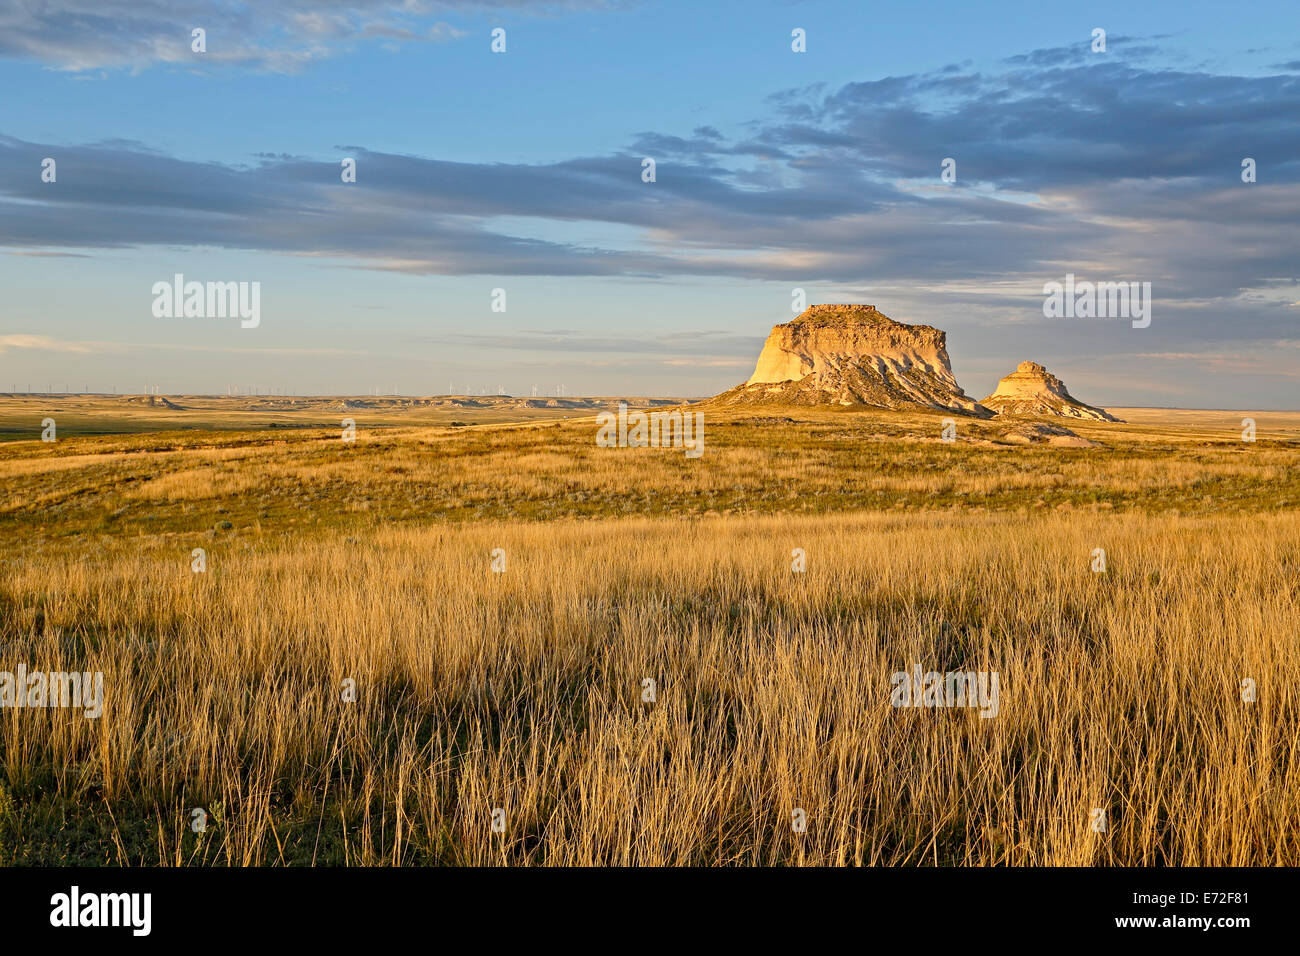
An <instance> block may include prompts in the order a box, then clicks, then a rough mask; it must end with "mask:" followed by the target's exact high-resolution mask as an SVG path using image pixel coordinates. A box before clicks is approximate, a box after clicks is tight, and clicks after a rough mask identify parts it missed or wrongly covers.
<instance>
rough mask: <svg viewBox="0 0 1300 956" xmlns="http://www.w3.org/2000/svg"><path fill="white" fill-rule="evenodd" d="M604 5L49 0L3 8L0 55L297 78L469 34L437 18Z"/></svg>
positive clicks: (59, 64) (61, 65) (524, 0)
mask: <svg viewBox="0 0 1300 956" xmlns="http://www.w3.org/2000/svg"><path fill="white" fill-rule="evenodd" d="M606 5H607V4H605V3H601V2H592V3H579V2H576V0H575V2H568V3H546V2H536V0H497V2H494V3H480V2H472V0H465V2H456V0H446V2H425V0H339V2H336V3H331V4H328V5H327V6H326V7H325V8H324V9H322V8H321V4H320V3H319V2H317V0H275V2H274V3H237V4H236V3H227V2H222V0H47V2H41V3H8V4H3V5H0V57H9V58H14V59H25V60H35V61H37V62H40V63H43V64H46V65H49V66H52V67H55V68H57V69H61V70H72V71H85V70H93V69H102V68H108V69H115V68H132V69H140V68H144V67H148V66H151V65H154V64H173V65H182V66H186V67H191V68H195V69H205V68H220V67H223V66H241V67H248V68H253V69H261V70H268V71H275V72H293V71H295V70H298V69H301V68H302V67H303V66H304V65H306V64H308V63H310V62H312V61H314V60H318V59H321V58H322V57H325V56H329V55H330V54H331V53H333V52H334V51H335V50H336V49H338V48H341V47H345V46H347V45H349V44H352V43H355V42H356V41H357V40H358V39H381V40H386V41H389V42H394V41H396V42H415V43H445V42H449V41H452V40H458V39H461V38H463V37H465V36H466V35H467V32H466V31H465V30H462V29H459V28H457V27H455V26H453V25H452V24H450V23H447V22H446V21H445V20H443V19H440V18H438V16H437V14H438V13H439V12H442V13H449V12H455V13H458V14H461V15H468V14H474V13H477V12H480V11H483V10H500V9H503V8H507V9H512V10H516V11H533V12H538V13H545V12H547V11H549V10H553V9H557V8H573V7H577V6H584V7H589V8H601V7H604V6H606ZM194 28H202V29H203V30H205V31H206V33H207V52H206V53H202V54H199V53H195V52H193V51H192V49H191V30H193V29H194Z"/></svg>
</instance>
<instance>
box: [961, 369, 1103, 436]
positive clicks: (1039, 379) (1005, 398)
mask: <svg viewBox="0 0 1300 956" xmlns="http://www.w3.org/2000/svg"><path fill="white" fill-rule="evenodd" d="M980 404H981V405H984V406H986V407H988V408H991V409H993V410H994V411H995V412H997V413H998V414H999V415H1034V416H1054V417H1058V418H1078V419H1087V420H1090V421H1098V422H1117V421H1119V419H1118V418H1115V417H1114V416H1112V415H1110V414H1108V413H1107V412H1105V411H1103V410H1102V409H1100V408H1093V407H1092V406H1091V405H1085V404H1084V403H1083V402H1081V401H1079V400H1078V399H1076V398H1075V397H1074V396H1072V395H1071V394H1070V393H1069V392H1068V391H1066V388H1065V383H1064V382H1062V381H1061V380H1060V379H1059V378H1057V377H1056V376H1055V375H1053V374H1052V373H1051V372H1049V371H1048V370H1047V369H1045V368H1043V366H1041V365H1039V364H1038V363H1037V362H1021V363H1020V364H1019V365H1018V366H1017V367H1016V370H1015V371H1014V372H1012V373H1011V374H1010V375H1008V376H1007V377H1006V378H1004V379H1003V380H1002V381H1000V382H998V387H997V388H996V389H994V390H993V394H992V395H990V396H989V397H988V398H986V399H984V401H982V402H981V403H980Z"/></svg>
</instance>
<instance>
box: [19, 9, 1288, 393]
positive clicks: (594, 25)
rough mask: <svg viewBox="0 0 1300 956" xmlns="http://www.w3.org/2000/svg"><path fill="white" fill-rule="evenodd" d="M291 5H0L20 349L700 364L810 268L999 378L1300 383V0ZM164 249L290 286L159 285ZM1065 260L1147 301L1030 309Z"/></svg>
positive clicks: (205, 356) (346, 370) (57, 376)
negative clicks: (170, 303)
mask: <svg viewBox="0 0 1300 956" xmlns="http://www.w3.org/2000/svg"><path fill="white" fill-rule="evenodd" d="M271 6H272V9H268V10H264V9H261V6H259V5H245V4H228V3H211V2H201V0H188V2H187V0H182V2H179V3H164V2H161V0H159V2H150V0H141V2H133V3H129V4H128V3H120V4H119V3H117V2H115V0H100V2H89V0H85V2H79V3H51V4H47V5H45V6H44V7H43V10H44V12H43V13H42V15H40V16H39V17H38V16H36V15H34V14H32V13H31V12H29V11H28V10H27V8H26V7H22V8H19V7H17V6H14V7H4V8H0V84H3V88H4V89H5V90H6V92H7V95H6V96H5V98H4V100H3V103H2V104H0V282H3V284H4V288H5V291H6V294H5V297H4V301H3V302H2V303H0V389H8V388H10V387H12V386H13V385H17V387H18V388H19V389H23V388H26V387H27V386H28V385H30V386H31V387H32V388H34V389H38V390H41V389H45V388H47V387H50V386H53V387H54V388H55V389H62V388H63V387H64V386H65V385H71V386H72V387H73V388H74V389H75V388H81V387H83V386H89V387H90V388H91V389H92V390H107V389H109V388H112V387H116V388H118V390H119V391H139V390H141V389H143V388H144V387H145V386H146V385H157V386H158V387H159V388H160V390H162V391H163V392H168V393H185V392H190V393H192V392H224V391H225V390H226V387H227V386H228V385H231V384H234V385H239V386H241V387H248V386H254V387H258V388H276V389H280V390H284V391H287V392H291V393H295V392H299V393H300V392H308V393H310V392H317V393H344V392H346V393H365V392H369V391H372V390H375V389H379V390H382V391H393V390H397V391H400V392H402V393H404V394H430V393H437V392H442V391H445V390H446V389H447V387H448V383H449V382H451V383H454V384H455V387H456V389H457V390H462V389H465V388H467V387H472V388H473V389H474V390H476V391H477V390H479V389H481V388H487V389H490V390H495V389H496V388H497V387H498V386H504V387H505V389H506V390H507V391H510V392H513V393H516V394H527V393H528V392H529V391H530V390H531V387H532V386H533V385H534V384H536V385H538V387H539V390H540V391H541V392H542V393H544V394H545V393H547V392H550V391H552V390H553V389H554V388H555V387H556V386H557V385H559V384H564V385H565V386H567V390H568V393H569V394H572V395H577V394H618V393H624V394H674V395H703V394H709V393H713V392H717V391H721V390H723V389H725V388H727V387H730V386H731V385H734V384H735V383H737V382H739V381H741V380H743V379H744V378H746V377H747V375H748V374H749V372H750V370H751V369H752V364H753V360H754V358H755V357H756V356H757V352H758V349H759V348H760V347H761V343H762V340H763V338H764V337H765V336H766V334H767V332H768V330H769V329H770V327H771V326H772V325H773V324H774V323H776V322H780V321H785V320H787V319H788V318H790V317H791V311H790V301H791V290H792V289H793V288H796V287H798V288H803V289H804V290H805V291H806V294H807V298H808V301H809V302H810V303H812V302H827V301H857V302H869V303H872V304H875V305H876V306H877V307H879V308H880V309H881V310H882V311H884V312H885V313H886V314H888V315H890V316H891V317H893V318H895V319H898V320H900V321H903V322H926V323H929V324H932V325H936V326H938V327H940V328H943V329H945V330H946V331H947V332H948V333H949V339H948V350H949V353H950V355H951V358H952V363H953V367H954V371H955V372H956V374H957V377H958V380H959V381H960V382H961V383H962V385H963V386H964V387H965V388H966V390H967V392H968V393H970V394H972V395H974V396H975V397H980V396H982V395H985V394H987V393H988V392H990V391H992V388H993V385H994V384H995V383H996V380H997V379H998V378H999V377H1000V376H1001V375H1003V374H1005V373H1007V372H1009V371H1011V369H1013V368H1014V367H1015V366H1016V364H1017V363H1018V362H1020V361H1022V360H1024V359H1034V360H1036V361H1040V362H1042V363H1044V364H1045V365H1047V366H1048V368H1049V369H1051V370H1053V371H1054V372H1056V373H1057V374H1059V375H1060V376H1061V377H1062V378H1064V379H1065V381H1066V383H1067V384H1068V385H1069V386H1070V387H1071V389H1072V391H1074V393H1075V394H1076V395H1077V396H1079V397H1081V398H1082V399H1083V400H1085V401H1090V402H1093V403H1096V404H1109V405H1124V404H1158V405H1185V406H1198V407H1241V408H1250V407H1259V408H1265V407H1272V408H1296V407H1300V329H1297V319H1298V318H1300V286H1298V285H1297V277H1298V276H1300V264H1297V255H1296V251H1297V249H1300V124H1297V123H1296V122H1295V117H1296V116H1297V115H1300V111H1298V109H1297V108H1298V107H1300V29H1297V28H1298V27H1300V8H1298V7H1297V6H1296V5H1295V4H1294V3H1289V4H1287V3H1281V2H1278V3H1262V4H1254V5H1252V6H1251V7H1250V8H1249V9H1248V10H1245V9H1243V10H1240V11H1235V12H1234V11H1231V10H1228V11H1225V10H1224V9H1223V8H1222V6H1221V5H1218V4H1204V5H1201V4H1188V3H1147V4H1141V5H1138V4H1133V3H1125V4H1120V3H1101V4H1088V5H1080V4H1050V3H1042V2H1037V3H1030V2H1015V3H1012V2H1001V3H989V4H970V3H960V4H959V3H942V2H941V3H927V4H917V5H912V4H892V5H884V4H862V3H845V4H823V3H788V4H787V3H773V4H752V3H743V4H742V3H710V4H652V3H639V4H638V3H626V4H622V3H620V4H581V3H579V4H558V5H557V4H532V3H515V4H506V5H502V6H498V7H489V6H484V5H480V4H476V3H449V4H426V3H395V4H394V3H383V2H368V0H352V2H348V0H342V2H335V3H329V4H309V3H299V2H297V0H285V2H283V3H278V4H275V5H271ZM196 26H198V27H203V28H204V29H205V30H206V31H207V52H206V53H204V54H195V53H192V52H191V50H190V42H189V37H190V30H191V29H192V28H193V27H196ZM494 27H503V28H505V30H506V31H507V33H506V36H507V52H506V53H505V54H494V53H492V52H491V49H490V43H491V37H490V32H491V30H492V29H493V28H494ZM796 27H799V28H802V29H804V30H805V31H806V33H807V52H806V53H802V54H796V53H793V52H792V51H791V49H790V32H791V30H792V29H794V28H796ZM1096 27H1101V28H1103V29H1105V30H1106V31H1107V50H1106V52H1105V53H1095V52H1093V51H1092V50H1091V46H1090V44H1091V40H1092V37H1091V34H1092V30H1093V29H1094V28H1096ZM47 156H48V157H53V158H55V159H56V161H57V162H58V179H57V182H55V183H43V182H41V180H40V163H41V160H42V158H44V157H47ZM1247 156H1249V157H1253V158H1255V159H1256V161H1257V164H1258V181H1257V182H1255V183H1253V184H1244V183H1242V182H1241V178H1240V163H1241V160H1242V158H1243V157H1247ZM343 157H354V158H356V160H357V164H358V165H357V182H356V183H355V184H347V185H344V184H342V183H341V182H340V181H339V176H338V169H339V165H338V164H339V161H340V159H341V158H343ZM644 157H651V158H654V159H655V162H656V164H657V166H656V173H657V177H656V182H654V183H643V182H642V181H641V162H642V159H643V158H644ZM945 157H954V158H955V159H956V160H957V173H958V179H957V183H955V184H951V185H948V184H942V183H941V182H940V181H939V171H940V162H941V161H942V159H944V158H945ZM176 272H182V273H184V274H185V275H186V277H187V278H189V279H197V280H200V281H202V280H223V281H224V280H236V281H258V282H260V283H261V287H262V314H263V318H262V322H261V324H260V325H259V327H258V328H257V329H241V328H240V327H239V324H238V323H237V322H233V323H232V322H223V321H222V320H214V319H158V318H155V317H154V316H153V315H152V313H151V310H150V305H151V302H152V295H151V293H150V289H151V287H152V285H153V283H155V282H157V281H160V280H169V279H170V278H171V276H172V275H173V274H174V273H176ZM1067 272H1074V273H1076V274H1079V275H1080V276H1081V277H1086V278H1090V279H1094V280H1103V281H1104V280H1118V279H1131V280H1145V281H1151V282H1152V284H1153V289H1154V293H1153V294H1154V298H1155V304H1154V314H1153V321H1152V325H1151V327H1150V328H1147V329H1141V330H1138V329H1132V328H1131V327H1129V325H1128V323H1125V322H1114V321H1111V322H1105V321H1093V322H1086V321H1074V322H1069V321H1063V320H1048V319H1045V318H1043V316H1042V311H1041V305H1042V298H1043V297H1042V285H1043V283H1044V282H1047V281H1050V280H1054V279H1060V278H1061V277H1063V276H1064V275H1065V274H1066V273H1067ZM495 288H504V289H505V290H506V293H507V303H508V304H507V311H506V312H505V313H497V312H492V311H491V309H490V302H491V293H492V290H493V289H495Z"/></svg>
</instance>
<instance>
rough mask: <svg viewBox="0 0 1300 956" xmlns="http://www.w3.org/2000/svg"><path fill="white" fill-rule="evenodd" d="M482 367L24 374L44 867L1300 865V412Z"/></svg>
mask: <svg viewBox="0 0 1300 956" xmlns="http://www.w3.org/2000/svg"><path fill="white" fill-rule="evenodd" d="M60 402H62V404H60ZM476 402H478V403H479V404H478V407H471V406H468V405H459V406H451V405H403V404H400V403H397V404H393V403H382V404H381V403H380V400H378V399H342V398H340V399H330V400H303V401H302V404H300V405H298V406H296V407H295V406H293V405H292V404H291V403H289V402H287V401H281V402H280V403H278V404H276V405H274V406H266V405H263V406H257V405H255V404H254V403H252V402H250V401H249V400H245V399H224V398H207V399H203V400H201V401H198V400H195V399H194V398H189V399H186V398H182V397H173V401H172V402H171V404H173V405H175V406H178V407H174V408H168V407H165V406H161V405H159V404H154V403H148V402H137V403H135V404H132V403H129V402H127V401H126V400H124V399H122V398H120V397H118V398H113V397H108V396H103V397H91V396H67V397H63V398H55V397H45V396H23V395H10V396H7V397H3V398H0V436H3V439H4V440H3V441H2V442H0V476H3V482H2V484H0V489H2V490H0V670H6V671H13V670H14V669H15V668H16V667H17V666H18V665H19V664H20V663H21V664H24V665H25V666H26V667H27V668H28V669H43V670H46V671H74V670H75V671H79V672H95V671H99V672H102V673H103V674H104V702H103V707H104V712H103V715H102V716H101V717H98V718H88V717H86V716H83V715H82V713H81V712H79V711H78V710H76V709H56V708H12V707H6V708H4V709H0V863H28V864H31V863H41V864H58V863H89V864H96V863H100V864H106V865H134V864H176V865H303V864H318V865H324V864H343V863H347V864H353V865H400V864H474V865H490V864H509V865H561V864H592V865H605V864H615V865H618V864H641V865H733V864H760V865H841V864H862V865H1024V864H1043V865H1090V864H1105V865H1133V866H1140V865H1160V864H1185V865H1279V864H1285V865H1296V864H1297V863H1300V753H1297V747H1300V693H1298V692H1297V688H1296V684H1295V681H1294V676H1293V675H1294V674H1295V673H1296V672H1297V665H1300V642H1298V641H1297V624H1296V622H1297V621H1298V620H1300V575H1298V574H1297V571H1298V570H1300V511H1298V510H1297V505H1298V504H1300V414H1296V413H1284V412H1212V411H1211V412H1205V411H1187V410H1162V409H1117V408H1111V409H1109V411H1111V412H1112V413H1113V414H1115V415H1117V416H1118V417H1119V418H1121V419H1124V422H1122V423H1105V422H1098V423H1088V422H1081V423H1073V422H1072V423H1071V425H1070V427H1071V428H1072V429H1073V430H1074V431H1075V432H1077V433H1078V435H1079V436H1081V437H1082V438H1084V439H1087V440H1088V441H1091V442H1093V443H1094V446H1093V447H1058V446H1052V445H1048V444H1045V443H1039V442H1035V441H1032V440H1029V441H1028V442H1027V443H1026V440H1025V439H1024V438H1023V436H1014V435H1012V436H1011V437H1009V434H1011V433H1009V429H1011V430H1012V432H1014V430H1015V425H1016V423H1015V422H1008V421H1007V420H1005V419H995V420H991V421H980V420H975V419H965V418H959V419H958V420H957V435H956V440H955V441H953V442H943V441H941V440H940V433H941V427H942V426H941V421H942V418H941V416H940V415H938V414H934V415H930V414H921V413H915V414H913V413H901V412H885V411H864V410H855V411H847V410H846V411H840V410H815V409H798V410H792V409H783V410H781V411H780V412H779V413H778V412H773V411H771V410H766V411H760V410H748V411H746V410H736V409H711V408H708V407H707V406H706V407H705V415H706V420H707V425H706V433H705V451H704V454H703V456H702V457H701V458H698V459H690V458H687V457H686V456H685V455H684V454H683V453H682V452H681V450H680V449H659V448H614V449H610V448H599V447H596V445H595V444H594V441H593V436H594V434H595V431H596V424H595V417H594V411H593V410H592V409H593V408H596V407H603V406H602V405H601V403H602V402H604V400H598V401H596V402H594V403H592V404H590V405H582V404H581V401H576V402H574V403H573V404H572V405H562V404H557V405H556V406H554V407H520V406H511V405H510V404H509V403H508V402H506V401H504V400H500V401H496V400H494V401H488V400H487V399H478V400H476ZM47 416H48V417H53V418H54V419H55V420H56V422H57V423H58V440H57V441H54V442H42V441H41V440H40V432H41V425H40V423H41V421H42V420H43V419H44V418H45V417H47ZM565 416H569V417H568V418H566V417H565ZM343 417H351V418H353V419H354V420H355V423H356V428H357V432H356V438H355V441H352V442H345V441H343V440H342V438H341V432H340V423H341V419H342V418H343ZM1245 417H1252V418H1253V419H1254V420H1255V422H1256V424H1257V435H1256V440H1255V441H1253V442H1247V441H1243V440H1242V427H1243V426H1242V419H1243V418H1245ZM273 426H274V427H273ZM1098 548H1102V549H1104V551H1105V558H1106V565H1105V567H1106V569H1105V571H1104V572H1098V571H1094V570H1093V567H1094V566H1095V559H1094V557H1093V555H1094V552H1095V549H1098ZM194 549H202V550H203V553H204V560H205V570H204V571H203V572H202V573H195V572H194V571H193V570H192V562H193V557H192V555H193V554H194ZM497 549H500V551H499V552H497ZM795 549H801V551H802V553H803V555H804V560H805V562H806V570H803V571H795V570H792V567H793V564H792V557H793V552H794V551H795ZM494 552H497V554H499V555H500V558H499V559H498V558H495V557H494ZM494 562H496V563H497V566H498V567H501V568H503V570H500V571H494V570H493V564H494ZM914 666H915V667H920V668H921V669H922V670H926V671H938V672H944V671H956V670H960V671H978V672H995V673H997V674H998V675H999V676H1000V688H1001V700H1000V707H999V710H998V714H997V716H996V717H994V718H991V719H985V718H982V717H981V716H980V715H979V713H978V712H977V711H974V710H969V709H965V710H960V709H959V710H945V709H908V708H897V707H893V706H891V703H890V675H891V674H893V673H896V672H900V671H910V670H911V669H912V668H913V667H914ZM647 680H649V681H651V682H652V683H651V684H650V685H647V684H646V681H647ZM1247 681H1249V682H1250V685H1251V687H1252V688H1253V691H1252V693H1251V694H1250V695H1249V696H1250V697H1251V698H1252V699H1250V700H1247V699H1245V698H1246V697H1247V696H1248V695H1247V694H1246V693H1245V692H1244V690H1243V682H1247ZM647 686H649V687H650V688H652V690H651V693H650V696H651V698H652V699H650V700H647V699H646V695H647V690H646V689H647ZM196 809H201V810H202V811H203V813H204V818H205V820H206V826H205V827H204V828H203V830H202V832H195V830H194V829H193V828H192V825H191V824H192V821H193V819H194V817H193V814H194V811H195V810H196ZM1098 810H1100V811H1102V814H1101V817H1102V819H1103V824H1104V825H1103V826H1102V827H1101V829H1098V828H1097V827H1096V821H1097V819H1098V816H1097V811H1098ZM796 811H801V812H802V814H803V819H804V821H805V826H804V828H803V829H798V828H797V827H794V826H792V817H793V815H795V813H796Z"/></svg>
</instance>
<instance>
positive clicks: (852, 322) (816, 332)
mask: <svg viewBox="0 0 1300 956" xmlns="http://www.w3.org/2000/svg"><path fill="white" fill-rule="evenodd" d="M946 338H947V336H946V335H945V333H944V332H943V331H941V330H940V329H936V328H932V327H931V326H928V325H905V324H903V323H902V322H895V321H894V320H893V319H891V318H889V317H888V316H886V315H884V314H882V313H881V312H879V311H878V310H877V309H876V308H875V306H871V305H814V306H810V307H809V308H807V309H806V310H804V312H803V313H801V314H800V315H799V316H798V317H797V318H795V319H794V320H793V321H791V322H787V323H785V324H784V325H778V326H776V327H775V328H773V329H772V332H771V334H770V335H769V336H768V337H767V342H766V344H765V345H764V346H763V351H762V353H761V354H760V355H759V357H758V364H757V365H756V366H755V368H754V374H753V375H751V376H750V377H749V380H748V381H747V382H745V383H744V384H743V385H738V386H736V387H735V388H733V389H731V390H730V391H728V392H724V393H722V394H721V395H719V396H717V398H715V399H713V402H716V403H718V404H727V405H842V406H867V407H873V408H897V409H919V408H925V409H934V410H941V411H948V412H955V413H957V414H962V415H974V416H976V417H978V418H991V417H992V416H993V412H991V411H990V410H989V409H987V408H984V407H983V406H982V405H980V404H978V403H977V402H975V401H974V400H973V399H971V398H970V397H968V396H967V395H966V393H965V392H963V391H962V390H961V386H959V385H958V384H957V380H956V378H954V377H953V374H952V367H951V365H950V364H949V362H948V351H947V349H946V347H945V342H946Z"/></svg>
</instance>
